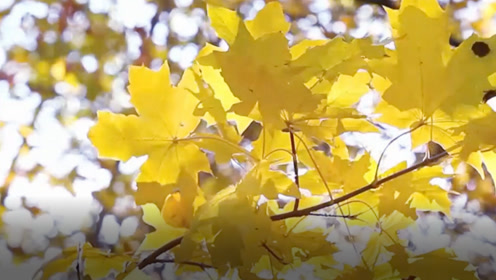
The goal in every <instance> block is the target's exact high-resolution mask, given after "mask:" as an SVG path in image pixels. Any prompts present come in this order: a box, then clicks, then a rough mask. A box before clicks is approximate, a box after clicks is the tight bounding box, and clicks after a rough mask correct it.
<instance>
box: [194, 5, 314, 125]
mask: <svg viewBox="0 0 496 280" xmlns="http://www.w3.org/2000/svg"><path fill="white" fill-rule="evenodd" d="M215 11H216V14H219V15H220V14H221V12H222V11H223V9H222V8H215ZM226 13H227V11H226ZM219 17H220V16H219ZM228 17H229V16H228ZM267 22H268V23H269V24H267ZM219 25H222V26H224V24H223V23H222V22H221V23H216V24H214V27H216V26H217V27H216V29H217V32H218V34H229V35H228V36H230V34H232V33H233V32H231V31H232V30H231V29H229V30H230V31H229V32H225V29H226V28H227V27H226V28H224V27H223V28H219V27H218V26H219ZM288 28H289V25H288V23H287V22H286V21H285V20H284V15H283V13H282V9H281V8H280V4H279V3H277V2H271V3H270V4H268V5H266V6H265V7H264V8H263V9H262V11H260V12H259V15H258V16H257V17H256V18H255V19H254V20H253V21H247V22H240V23H239V24H238V30H237V32H236V37H235V39H234V40H233V41H232V43H230V48H229V50H228V51H227V52H214V53H212V54H211V57H210V56H206V57H202V58H200V59H199V60H198V61H199V63H200V64H202V65H211V66H213V67H215V68H218V69H220V70H221V71H222V76H223V77H224V80H225V82H226V83H227V84H228V85H229V88H230V89H231V91H232V93H233V94H234V96H236V97H237V98H239V100H240V102H239V103H237V104H234V105H233V106H232V107H231V110H232V111H234V112H236V113H237V114H239V115H243V116H249V117H252V118H254V119H259V118H260V117H258V112H259V113H260V115H261V118H262V119H263V121H264V122H265V123H267V124H273V125H276V126H277V127H280V128H283V127H285V124H284V121H287V120H290V119H291V118H292V117H293V115H294V114H296V113H302V112H311V111H312V110H313V109H314V108H316V106H317V105H318V103H319V101H320V99H321V98H322V97H321V96H318V95H313V94H312V93H311V92H310V90H309V89H308V88H307V87H306V86H305V85H304V84H303V81H301V80H300V79H299V78H297V76H295V75H293V74H291V71H290V67H289V66H288V65H287V64H288V62H289V61H290V60H291V54H290V52H289V47H288V41H287V39H286V38H285V37H284V33H285V32H287V30H288ZM212 57H213V59H212ZM239 65H243V67H239ZM269 92H270V94H267V93H269Z"/></svg>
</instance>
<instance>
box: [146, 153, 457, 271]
mask: <svg viewBox="0 0 496 280" xmlns="http://www.w3.org/2000/svg"><path fill="white" fill-rule="evenodd" d="M447 155H449V154H448V152H447V151H443V152H441V153H439V154H436V155H434V156H432V157H430V158H427V159H425V160H423V161H422V162H419V163H417V164H414V165H412V166H410V167H408V168H405V169H403V170H400V171H398V172H396V173H393V174H391V175H389V176H386V177H384V178H381V179H379V180H377V181H374V182H372V183H370V184H368V185H366V186H363V187H361V188H359V189H356V190H354V191H352V192H349V193H347V194H345V195H343V196H341V197H338V198H336V199H331V200H330V201H327V202H323V203H320V204H317V205H314V206H311V207H308V208H304V209H300V210H296V211H291V212H287V213H282V214H277V215H274V216H271V217H270V218H271V220H272V221H279V220H284V219H289V218H296V217H301V216H307V215H310V214H311V213H312V212H315V211H318V210H320V209H323V208H327V207H329V206H332V205H335V204H338V203H341V202H344V201H346V200H349V199H351V198H353V197H355V196H358V195H360V194H362V193H364V192H366V191H369V190H372V189H375V188H377V187H379V186H380V185H382V184H384V183H386V182H388V181H391V180H393V179H396V178H398V177H400V176H402V175H405V174H407V173H410V172H412V171H415V170H417V169H419V168H422V167H425V166H428V165H430V164H431V163H435V162H436V161H438V160H440V159H441V158H443V157H445V156H447ZM182 239H183V237H182V236H181V237H178V238H176V239H174V240H172V241H170V242H169V243H166V244H164V245H163V246H162V247H160V248H158V249H157V250H155V251H153V253H151V254H150V255H149V256H147V257H146V258H144V259H143V260H142V261H141V262H140V263H139V264H138V268H139V269H143V268H144V267H146V266H147V265H149V264H152V263H156V262H157V257H158V256H160V255H161V254H163V253H165V252H167V251H169V250H171V249H172V248H174V247H176V246H178V245H179V244H181V241H182Z"/></svg>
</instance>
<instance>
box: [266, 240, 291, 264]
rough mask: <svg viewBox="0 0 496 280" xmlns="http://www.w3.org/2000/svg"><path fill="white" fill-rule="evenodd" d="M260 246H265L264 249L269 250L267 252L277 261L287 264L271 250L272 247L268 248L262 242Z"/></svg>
mask: <svg viewBox="0 0 496 280" xmlns="http://www.w3.org/2000/svg"><path fill="white" fill-rule="evenodd" d="M262 247H264V248H265V250H267V252H269V254H270V255H271V256H273V257H274V258H275V259H276V260H277V261H278V262H280V263H282V264H288V263H287V262H285V261H284V260H283V259H282V258H281V257H279V256H278V255H276V253H275V252H274V251H272V249H270V247H269V246H267V244H265V243H263V244H262Z"/></svg>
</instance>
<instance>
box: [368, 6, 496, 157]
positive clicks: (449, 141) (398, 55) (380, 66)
mask: <svg viewBox="0 0 496 280" xmlns="http://www.w3.org/2000/svg"><path fill="white" fill-rule="evenodd" d="M388 15H389V17H390V22H391V25H392V27H393V36H394V37H395V39H394V42H395V46H396V51H395V52H392V51H391V52H389V53H388V55H389V56H390V57H389V58H387V59H381V60H380V61H379V60H377V61H376V62H377V63H374V62H371V65H372V69H373V70H374V72H376V73H377V74H379V75H381V76H383V77H387V80H388V81H389V82H390V84H389V85H388V86H385V85H384V82H378V83H377V84H378V85H379V86H378V87H377V88H378V89H379V91H383V90H385V92H384V94H383V98H384V101H383V103H382V104H380V105H379V106H378V108H377V112H380V113H382V116H381V117H380V118H379V119H378V120H379V121H382V122H386V123H391V124H393V125H397V126H399V127H401V128H406V127H410V128H411V129H412V130H414V131H412V142H413V143H412V146H413V147H414V148H415V147H416V146H418V145H421V144H425V143H426V142H428V141H430V140H432V141H435V142H437V143H439V144H441V145H442V146H443V147H445V148H446V147H449V146H451V145H453V144H454V143H456V142H457V141H458V140H459V138H457V137H455V136H454V135H452V134H451V133H450V131H449V129H450V128H451V127H454V126H458V125H459V124H460V122H463V121H466V120H467V119H468V117H469V116H470V114H471V112H473V111H475V110H476V107H477V106H478V105H479V104H480V103H481V101H482V98H483V96H484V92H485V91H486V90H489V89H491V88H492V86H491V84H490V82H489V80H488V76H489V75H490V74H492V73H493V72H495V71H496V66H494V65H495V64H494V63H490V62H491V61H494V55H495V52H493V51H490V50H491V49H494V48H496V37H492V38H489V39H481V38H478V37H477V36H476V35H473V36H471V37H470V38H469V39H467V40H465V41H464V42H463V43H462V44H461V45H460V46H459V47H457V48H456V49H454V50H453V49H451V48H450V46H449V36H450V33H449V28H448V16H447V15H446V12H444V11H443V10H442V9H441V7H440V6H439V4H438V3H437V1H434V0H429V1H424V2H423V3H422V5H420V3H419V2H417V1H413V0H412V1H403V2H402V5H401V8H400V9H399V11H393V10H389V9H388ZM481 48H482V49H484V50H487V52H486V51H484V50H482V51H481V50H479V49H481ZM486 48H487V49H486ZM469 85H477V86H469Z"/></svg>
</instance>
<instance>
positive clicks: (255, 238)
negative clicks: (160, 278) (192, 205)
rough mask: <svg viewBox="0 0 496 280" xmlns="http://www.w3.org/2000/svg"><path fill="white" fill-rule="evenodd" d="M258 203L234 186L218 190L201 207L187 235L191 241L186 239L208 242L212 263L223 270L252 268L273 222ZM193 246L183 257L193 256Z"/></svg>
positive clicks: (187, 248)
mask: <svg viewBox="0 0 496 280" xmlns="http://www.w3.org/2000/svg"><path fill="white" fill-rule="evenodd" d="M255 204H256V201H255V200H254V199H253V198H252V197H250V196H247V195H244V194H242V193H240V192H237V189H236V187H235V186H230V187H228V188H225V189H223V190H221V191H219V192H218V193H217V194H215V195H214V196H213V197H212V198H211V199H209V200H208V201H207V202H205V204H204V205H203V206H201V207H200V208H199V209H198V212H197V214H196V215H195V217H194V220H193V221H192V226H191V229H190V232H189V234H188V235H187V236H185V238H188V239H189V241H188V240H185V241H184V242H189V243H192V244H194V243H199V242H202V241H205V242H206V243H207V248H208V252H209V253H210V255H211V258H212V264H213V265H214V266H215V267H217V268H218V269H219V271H220V272H221V273H224V272H226V271H227V268H228V267H229V266H231V267H242V266H247V267H250V266H251V265H252V264H254V263H255V262H256V261H257V260H258V259H259V258H260V254H261V252H263V251H262V249H261V247H260V248H259V246H260V245H261V244H262V241H263V240H264V239H265V237H266V232H267V230H268V229H269V227H270V223H271V221H270V218H269V216H268V215H267V214H266V213H264V212H263V211H261V210H260V209H257V208H256V206H255ZM241 220H242V221H243V222H242V223H239V221H241ZM257 248H258V249H257ZM193 249H194V246H191V245H190V246H187V247H185V249H184V250H186V252H185V251H183V252H181V254H182V256H188V255H191V254H192V250H193ZM188 251H189V252H188Z"/></svg>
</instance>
